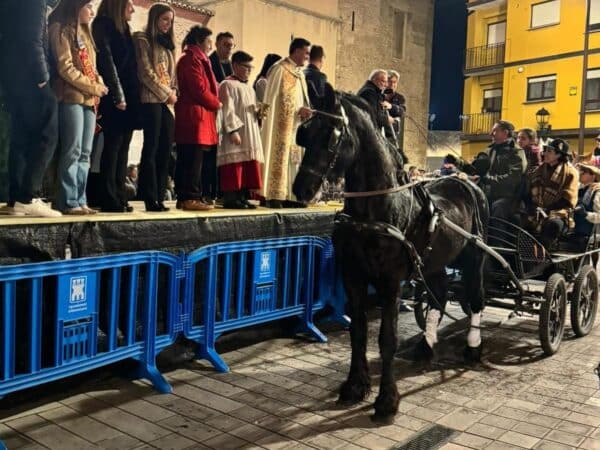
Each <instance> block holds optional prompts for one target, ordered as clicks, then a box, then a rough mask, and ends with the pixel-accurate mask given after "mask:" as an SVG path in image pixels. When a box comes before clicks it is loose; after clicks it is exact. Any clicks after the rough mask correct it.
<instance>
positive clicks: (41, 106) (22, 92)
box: [0, 0, 61, 217]
mask: <svg viewBox="0 0 600 450" xmlns="http://www.w3.org/2000/svg"><path fill="white" fill-rule="evenodd" d="M46 12H47V3H46V0H27V1H23V0H4V2H3V5H2V11H1V13H0V15H1V19H0V20H1V21H2V23H1V24H0V25H1V26H0V33H1V36H0V71H1V72H0V83H1V84H2V91H3V92H4V98H5V100H6V103H7V106H8V110H9V112H10V115H11V130H10V150H9V154H8V176H9V181H8V183H9V186H8V204H7V206H5V207H4V208H3V209H2V212H3V213H5V214H12V215H27V216H37V217H56V216H60V215H61V214H60V213H59V212H58V211H54V210H52V209H51V208H50V206H49V205H47V204H46V203H44V202H42V200H41V199H39V198H38V196H39V191H40V189H41V185H42V180H43V178H44V173H45V172H46V168H47V167H48V164H49V163H50V160H51V159H52V155H53V154H54V150H55V148H56V144H57V140H58V108H57V103H56V97H55V96H54V93H53V92H52V90H51V89H50V85H49V83H48V81H49V80H50V73H49V67H48V56H47V55H48V33H47V28H48V24H47V22H46Z"/></svg>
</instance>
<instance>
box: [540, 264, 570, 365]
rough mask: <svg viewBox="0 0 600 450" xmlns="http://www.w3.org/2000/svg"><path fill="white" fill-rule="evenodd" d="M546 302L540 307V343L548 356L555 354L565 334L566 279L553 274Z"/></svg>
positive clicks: (547, 289)
mask: <svg viewBox="0 0 600 450" xmlns="http://www.w3.org/2000/svg"><path fill="white" fill-rule="evenodd" d="M544 298H545V301H544V302H543V303H542V304H541V306H540V324H539V327H540V341H541V342H542V349H543V350H544V353H545V354H546V355H548V356H550V355H553V354H555V353H556V352H557V351H558V348H559V347H560V343H561V341H562V338H563V334H564V332H565V319H566V314H567V285H566V283H565V278H564V277H563V276H562V275H561V274H559V273H553V274H552V275H551V276H550V278H549V279H548V281H547V282H546V289H545V290H544Z"/></svg>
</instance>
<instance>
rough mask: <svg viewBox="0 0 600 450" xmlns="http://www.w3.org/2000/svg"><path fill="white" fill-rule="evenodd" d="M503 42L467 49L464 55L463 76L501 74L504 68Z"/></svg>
mask: <svg viewBox="0 0 600 450" xmlns="http://www.w3.org/2000/svg"><path fill="white" fill-rule="evenodd" d="M504 47H505V44H504V42H501V43H498V44H491V45H482V46H480V47H471V48H468V49H467V51H466V55H465V75H471V74H475V73H476V74H477V75H486V74H489V73H496V72H501V71H502V69H503V67H504Z"/></svg>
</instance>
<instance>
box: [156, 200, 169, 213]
mask: <svg viewBox="0 0 600 450" xmlns="http://www.w3.org/2000/svg"><path fill="white" fill-rule="evenodd" d="M158 206H159V207H160V210H161V211H163V212H165V211H169V210H170V209H171V208H167V207H166V206H165V204H164V203H163V202H158Z"/></svg>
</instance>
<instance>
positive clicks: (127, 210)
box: [123, 203, 133, 212]
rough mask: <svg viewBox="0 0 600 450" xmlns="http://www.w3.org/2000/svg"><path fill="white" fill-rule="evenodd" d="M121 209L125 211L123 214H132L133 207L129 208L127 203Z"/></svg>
mask: <svg viewBox="0 0 600 450" xmlns="http://www.w3.org/2000/svg"><path fill="white" fill-rule="evenodd" d="M123 209H124V210H125V212H133V206H130V205H129V203H127V204H126V205H125V206H124V207H123Z"/></svg>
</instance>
